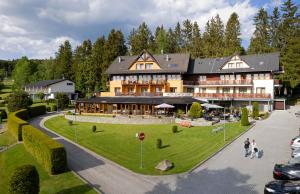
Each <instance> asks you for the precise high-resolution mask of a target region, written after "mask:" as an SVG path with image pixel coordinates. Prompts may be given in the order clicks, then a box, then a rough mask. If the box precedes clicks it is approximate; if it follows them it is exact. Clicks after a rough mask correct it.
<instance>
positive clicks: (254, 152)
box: [251, 139, 258, 158]
mask: <svg viewBox="0 0 300 194" xmlns="http://www.w3.org/2000/svg"><path fill="white" fill-rule="evenodd" d="M257 152H258V149H257V145H256V142H255V140H254V139H253V140H252V143H251V158H254V156H255V155H256V156H257Z"/></svg>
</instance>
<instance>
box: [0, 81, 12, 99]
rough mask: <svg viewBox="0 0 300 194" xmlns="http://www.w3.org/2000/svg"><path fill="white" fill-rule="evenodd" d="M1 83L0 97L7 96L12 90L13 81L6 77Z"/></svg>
mask: <svg viewBox="0 0 300 194" xmlns="http://www.w3.org/2000/svg"><path fill="white" fill-rule="evenodd" d="M2 84H3V88H2V89H1V90H0V97H1V98H2V99H4V98H6V97H7V96H9V95H10V94H11V92H12V85H13V81H12V80H10V79H6V80H4V81H3V82H2Z"/></svg>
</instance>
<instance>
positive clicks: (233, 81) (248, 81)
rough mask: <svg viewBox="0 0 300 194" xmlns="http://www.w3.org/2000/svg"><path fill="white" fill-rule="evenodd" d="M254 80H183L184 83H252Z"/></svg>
mask: <svg viewBox="0 0 300 194" xmlns="http://www.w3.org/2000/svg"><path fill="white" fill-rule="evenodd" d="M252 84H253V82H252V80H215V81H188V80H183V85H252Z"/></svg>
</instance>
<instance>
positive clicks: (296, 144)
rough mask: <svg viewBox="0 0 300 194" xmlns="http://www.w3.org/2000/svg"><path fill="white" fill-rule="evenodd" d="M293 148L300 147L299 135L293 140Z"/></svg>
mask: <svg viewBox="0 0 300 194" xmlns="http://www.w3.org/2000/svg"><path fill="white" fill-rule="evenodd" d="M291 148H292V149H293V150H294V149H299V148H300V137H297V138H295V139H293V140H292V141H291Z"/></svg>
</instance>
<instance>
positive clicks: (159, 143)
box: [156, 138, 162, 149]
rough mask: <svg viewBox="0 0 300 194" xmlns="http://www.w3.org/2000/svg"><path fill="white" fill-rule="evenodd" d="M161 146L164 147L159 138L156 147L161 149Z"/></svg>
mask: <svg viewBox="0 0 300 194" xmlns="http://www.w3.org/2000/svg"><path fill="white" fill-rule="evenodd" d="M161 147H162V140H161V139H160V138H159V139H157V140H156V148H157V149H161Z"/></svg>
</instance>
